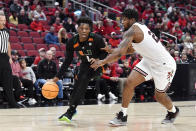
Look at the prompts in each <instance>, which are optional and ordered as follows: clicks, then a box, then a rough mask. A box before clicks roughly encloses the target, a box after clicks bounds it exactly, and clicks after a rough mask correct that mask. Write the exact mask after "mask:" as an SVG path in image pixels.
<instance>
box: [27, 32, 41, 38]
mask: <svg viewBox="0 0 196 131" xmlns="http://www.w3.org/2000/svg"><path fill="white" fill-rule="evenodd" d="M29 36H30V37H40V34H39V32H35V31H31V32H29Z"/></svg>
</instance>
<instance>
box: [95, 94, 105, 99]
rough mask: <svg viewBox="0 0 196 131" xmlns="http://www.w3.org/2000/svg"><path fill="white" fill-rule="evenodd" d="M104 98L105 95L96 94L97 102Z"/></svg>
mask: <svg viewBox="0 0 196 131" xmlns="http://www.w3.org/2000/svg"><path fill="white" fill-rule="evenodd" d="M104 97H105V95H102V94H98V96H97V99H98V100H101V99H103V98H104Z"/></svg>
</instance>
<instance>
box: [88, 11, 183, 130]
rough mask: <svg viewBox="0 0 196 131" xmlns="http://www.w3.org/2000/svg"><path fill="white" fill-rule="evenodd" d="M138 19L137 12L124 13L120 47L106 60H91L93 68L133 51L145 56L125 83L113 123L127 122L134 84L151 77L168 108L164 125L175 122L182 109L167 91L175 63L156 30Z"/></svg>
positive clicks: (160, 98) (164, 104) (163, 103)
mask: <svg viewBox="0 0 196 131" xmlns="http://www.w3.org/2000/svg"><path fill="white" fill-rule="evenodd" d="M137 21H138V13H137V11H135V10H132V9H127V10H125V11H124V12H123V13H122V23H123V26H124V29H125V32H124V35H123V40H122V41H121V43H120V45H119V47H118V48H116V49H114V50H113V51H112V53H111V54H110V55H109V56H108V57H106V58H105V59H104V60H94V59H91V63H92V65H91V67H92V68H94V69H97V68H98V67H99V66H103V65H105V64H106V63H111V62H114V61H116V60H118V59H119V58H121V56H122V55H127V54H132V53H133V52H135V51H136V52H137V53H139V54H140V55H141V56H142V57H143V59H142V60H141V61H140V62H139V63H138V64H137V65H136V67H135V68H134V69H133V71H132V72H131V73H130V75H129V76H128V78H127V80H126V82H125V87H124V89H123V94H122V95H123V96H122V107H121V110H120V111H119V113H117V116H116V117H115V118H114V119H113V120H111V121H110V124H112V125H114V126H122V125H126V124H127V108H128V105H129V103H130V101H131V99H132V97H133V95H134V89H135V87H136V86H137V85H139V84H141V83H143V82H144V81H147V80H150V79H153V80H154V83H155V97H156V100H157V101H158V102H159V103H160V104H162V105H163V106H164V107H165V108H166V109H167V111H168V114H167V115H166V117H165V119H164V120H163V121H162V124H165V123H173V122H174V120H175V118H176V116H177V115H178V113H179V109H178V108H177V107H175V106H174V105H173V104H172V101H171V99H170V98H169V97H168V96H167V94H166V91H167V89H168V87H169V86H170V84H171V82H172V79H173V77H174V74H175V72H176V63H175V61H174V59H173V58H172V56H171V55H170V54H169V52H168V51H167V50H166V49H165V47H164V46H163V45H162V44H161V42H160V41H159V39H158V38H157V37H156V36H155V35H154V33H152V32H151V31H150V30H149V29H148V27H147V26H145V25H144V24H140V23H138V22H137Z"/></svg>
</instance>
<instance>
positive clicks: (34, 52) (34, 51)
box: [27, 50, 39, 56]
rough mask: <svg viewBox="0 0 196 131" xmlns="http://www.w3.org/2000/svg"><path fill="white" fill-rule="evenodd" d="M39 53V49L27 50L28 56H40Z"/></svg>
mask: <svg viewBox="0 0 196 131" xmlns="http://www.w3.org/2000/svg"><path fill="white" fill-rule="evenodd" d="M38 55H39V53H38V51H37V50H29V51H27V56H38Z"/></svg>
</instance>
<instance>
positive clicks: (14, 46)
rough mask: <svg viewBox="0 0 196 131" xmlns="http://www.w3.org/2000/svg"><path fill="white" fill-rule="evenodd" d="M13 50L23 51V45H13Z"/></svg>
mask: <svg viewBox="0 0 196 131" xmlns="http://www.w3.org/2000/svg"><path fill="white" fill-rule="evenodd" d="M11 49H14V50H22V49H23V48H22V45H21V44H19V43H13V44H11Z"/></svg>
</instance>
